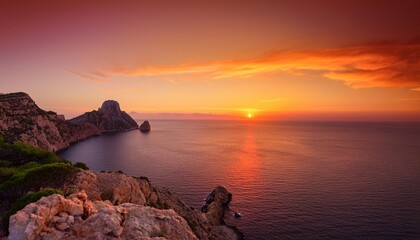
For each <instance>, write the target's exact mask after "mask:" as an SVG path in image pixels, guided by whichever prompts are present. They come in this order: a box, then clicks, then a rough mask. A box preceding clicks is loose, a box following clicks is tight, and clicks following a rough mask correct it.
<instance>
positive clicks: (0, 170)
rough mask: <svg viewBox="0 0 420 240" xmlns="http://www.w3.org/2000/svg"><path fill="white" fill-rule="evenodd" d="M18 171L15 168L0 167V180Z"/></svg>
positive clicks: (4, 179)
mask: <svg viewBox="0 0 420 240" xmlns="http://www.w3.org/2000/svg"><path fill="white" fill-rule="evenodd" d="M17 172H18V171H17V169H16V168H5V167H0V181H1V182H3V181H6V180H7V179H9V178H10V177H11V176H13V175H14V174H16V173H17Z"/></svg>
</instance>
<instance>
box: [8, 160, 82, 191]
mask: <svg viewBox="0 0 420 240" xmlns="http://www.w3.org/2000/svg"><path fill="white" fill-rule="evenodd" d="M78 171H80V170H79V169H78V168H76V167H73V166H72V165H69V164H65V163H52V164H45V165H41V166H39V167H35V168H31V169H26V170H22V171H20V172H17V173H16V174H14V175H13V176H12V177H10V178H9V179H8V180H7V181H5V182H3V183H2V184H0V189H9V188H13V189H14V190H15V189H16V190H19V189H20V190H21V191H22V192H25V191H28V190H38V189H40V188H41V187H46V186H49V187H57V188H58V187H61V184H63V183H64V182H65V180H66V179H67V178H68V177H70V176H71V175H73V174H74V173H76V172H78Z"/></svg>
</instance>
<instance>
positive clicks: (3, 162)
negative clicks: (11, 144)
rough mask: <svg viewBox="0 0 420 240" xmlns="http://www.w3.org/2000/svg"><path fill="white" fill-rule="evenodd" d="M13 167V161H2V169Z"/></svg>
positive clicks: (0, 165)
mask: <svg viewBox="0 0 420 240" xmlns="http://www.w3.org/2000/svg"><path fill="white" fill-rule="evenodd" d="M11 165H12V162H11V161H7V160H0V167H10V166H11Z"/></svg>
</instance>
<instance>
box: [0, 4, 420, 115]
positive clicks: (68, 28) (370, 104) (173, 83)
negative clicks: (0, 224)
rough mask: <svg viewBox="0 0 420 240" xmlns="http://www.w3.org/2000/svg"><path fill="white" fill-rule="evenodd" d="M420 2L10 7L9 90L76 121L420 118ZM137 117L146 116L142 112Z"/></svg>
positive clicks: (1, 24)
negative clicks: (113, 112)
mask: <svg viewBox="0 0 420 240" xmlns="http://www.w3.org/2000/svg"><path fill="white" fill-rule="evenodd" d="M419 9H420V3H419V1H404V0H400V1H386V0H383V1H358V0H354V1H322V0H320V1H315V0H307V1H299V0H297V1H292V0H291V1H282V0H277V1H262V0H259V1H258V0H257V1H244V0H242V1H42V0H41V1H15V0H13V1H0V93H8V92H17V91H24V92H27V93H28V94H30V95H31V96H32V98H33V99H34V100H35V101H36V102H37V104H38V105H39V106H40V107H41V108H43V109H46V110H53V111H57V112H58V113H62V114H65V115H66V117H67V118H70V117H74V116H76V115H79V114H82V113H83V112H85V111H90V110H93V109H96V108H98V107H99V106H100V105H101V103H102V102H103V101H104V100H106V99H114V100H117V101H118V102H119V103H120V105H121V107H122V108H123V109H124V110H125V111H127V112H128V113H132V115H133V116H134V117H135V118H204V119H233V118H242V117H243V118H246V116H247V114H248V113H251V114H253V118H255V119H362V120H366V119H368V120H369V119H374V120H381V119H391V120H420V27H419V26H420V14H419ZM134 112H135V113H134Z"/></svg>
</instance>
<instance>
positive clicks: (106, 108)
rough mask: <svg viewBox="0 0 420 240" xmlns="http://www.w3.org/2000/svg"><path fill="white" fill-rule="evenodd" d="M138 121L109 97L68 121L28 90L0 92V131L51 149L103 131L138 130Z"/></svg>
mask: <svg viewBox="0 0 420 240" xmlns="http://www.w3.org/2000/svg"><path fill="white" fill-rule="evenodd" d="M137 127H138V125H137V123H136V122H135V121H134V120H133V119H132V118H131V117H130V116H129V115H128V114H127V113H126V112H124V111H121V109H120V106H119V104H118V102H116V101H112V100H108V101H105V102H104V103H103V104H102V107H101V108H100V109H99V110H98V111H92V112H87V113H85V114H83V115H81V116H79V117H76V118H73V119H71V120H68V121H66V120H65V119H64V116H63V115H57V114H56V113H55V112H51V111H49V112H47V111H44V110H42V109H41V108H39V107H38V106H37V105H36V103H35V102H34V101H33V100H32V98H31V97H30V96H29V95H28V94H26V93H22V92H19V93H10V94H0V134H2V135H3V136H4V137H5V138H6V139H8V140H9V141H21V142H25V143H28V144H29V145H31V146H35V147H41V148H43V149H45V150H48V151H58V150H61V149H64V148H67V147H68V146H69V145H70V144H72V143H75V142H78V141H80V140H83V139H85V138H88V137H91V136H95V135H100V134H101V133H104V132H112V131H125V130H130V129H136V128H137Z"/></svg>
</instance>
